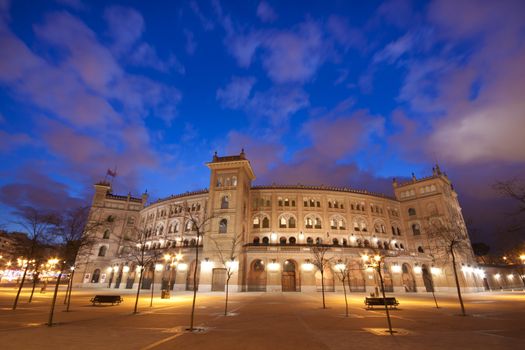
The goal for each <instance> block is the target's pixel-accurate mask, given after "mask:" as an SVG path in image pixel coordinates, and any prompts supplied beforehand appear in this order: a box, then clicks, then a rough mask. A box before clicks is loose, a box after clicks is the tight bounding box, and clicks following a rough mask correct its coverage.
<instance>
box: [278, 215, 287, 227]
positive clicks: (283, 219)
mask: <svg viewBox="0 0 525 350" xmlns="http://www.w3.org/2000/svg"><path fill="white" fill-rule="evenodd" d="M279 228H286V218H285V217H284V216H283V217H281V219H280V220H279Z"/></svg>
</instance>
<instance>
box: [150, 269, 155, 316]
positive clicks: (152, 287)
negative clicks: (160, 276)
mask: <svg viewBox="0 0 525 350" xmlns="http://www.w3.org/2000/svg"><path fill="white" fill-rule="evenodd" d="M154 290H155V264H154V265H153V278H152V279H151V297H150V299H149V307H152V306H153V292H154Z"/></svg>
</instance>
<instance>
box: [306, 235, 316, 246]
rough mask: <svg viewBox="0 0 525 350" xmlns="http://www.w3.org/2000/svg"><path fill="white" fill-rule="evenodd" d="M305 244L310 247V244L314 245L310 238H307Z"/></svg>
mask: <svg viewBox="0 0 525 350" xmlns="http://www.w3.org/2000/svg"><path fill="white" fill-rule="evenodd" d="M306 243H308V244H310V245H312V244H314V240H313V239H312V237H308V238H307V239H306Z"/></svg>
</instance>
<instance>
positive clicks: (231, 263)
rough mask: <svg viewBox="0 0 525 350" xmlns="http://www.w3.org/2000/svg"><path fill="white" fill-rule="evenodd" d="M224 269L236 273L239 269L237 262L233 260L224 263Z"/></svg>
mask: <svg viewBox="0 0 525 350" xmlns="http://www.w3.org/2000/svg"><path fill="white" fill-rule="evenodd" d="M226 267H227V268H228V269H230V270H232V271H237V269H238V268H239V262H238V261H235V260H229V261H226Z"/></svg>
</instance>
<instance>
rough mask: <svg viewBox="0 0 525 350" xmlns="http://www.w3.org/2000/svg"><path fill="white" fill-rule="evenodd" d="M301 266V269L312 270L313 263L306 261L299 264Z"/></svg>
mask: <svg viewBox="0 0 525 350" xmlns="http://www.w3.org/2000/svg"><path fill="white" fill-rule="evenodd" d="M301 268H302V269H303V271H312V270H313V269H314V264H312V263H311V262H309V261H307V262H304V263H303V264H302V265H301Z"/></svg>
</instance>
